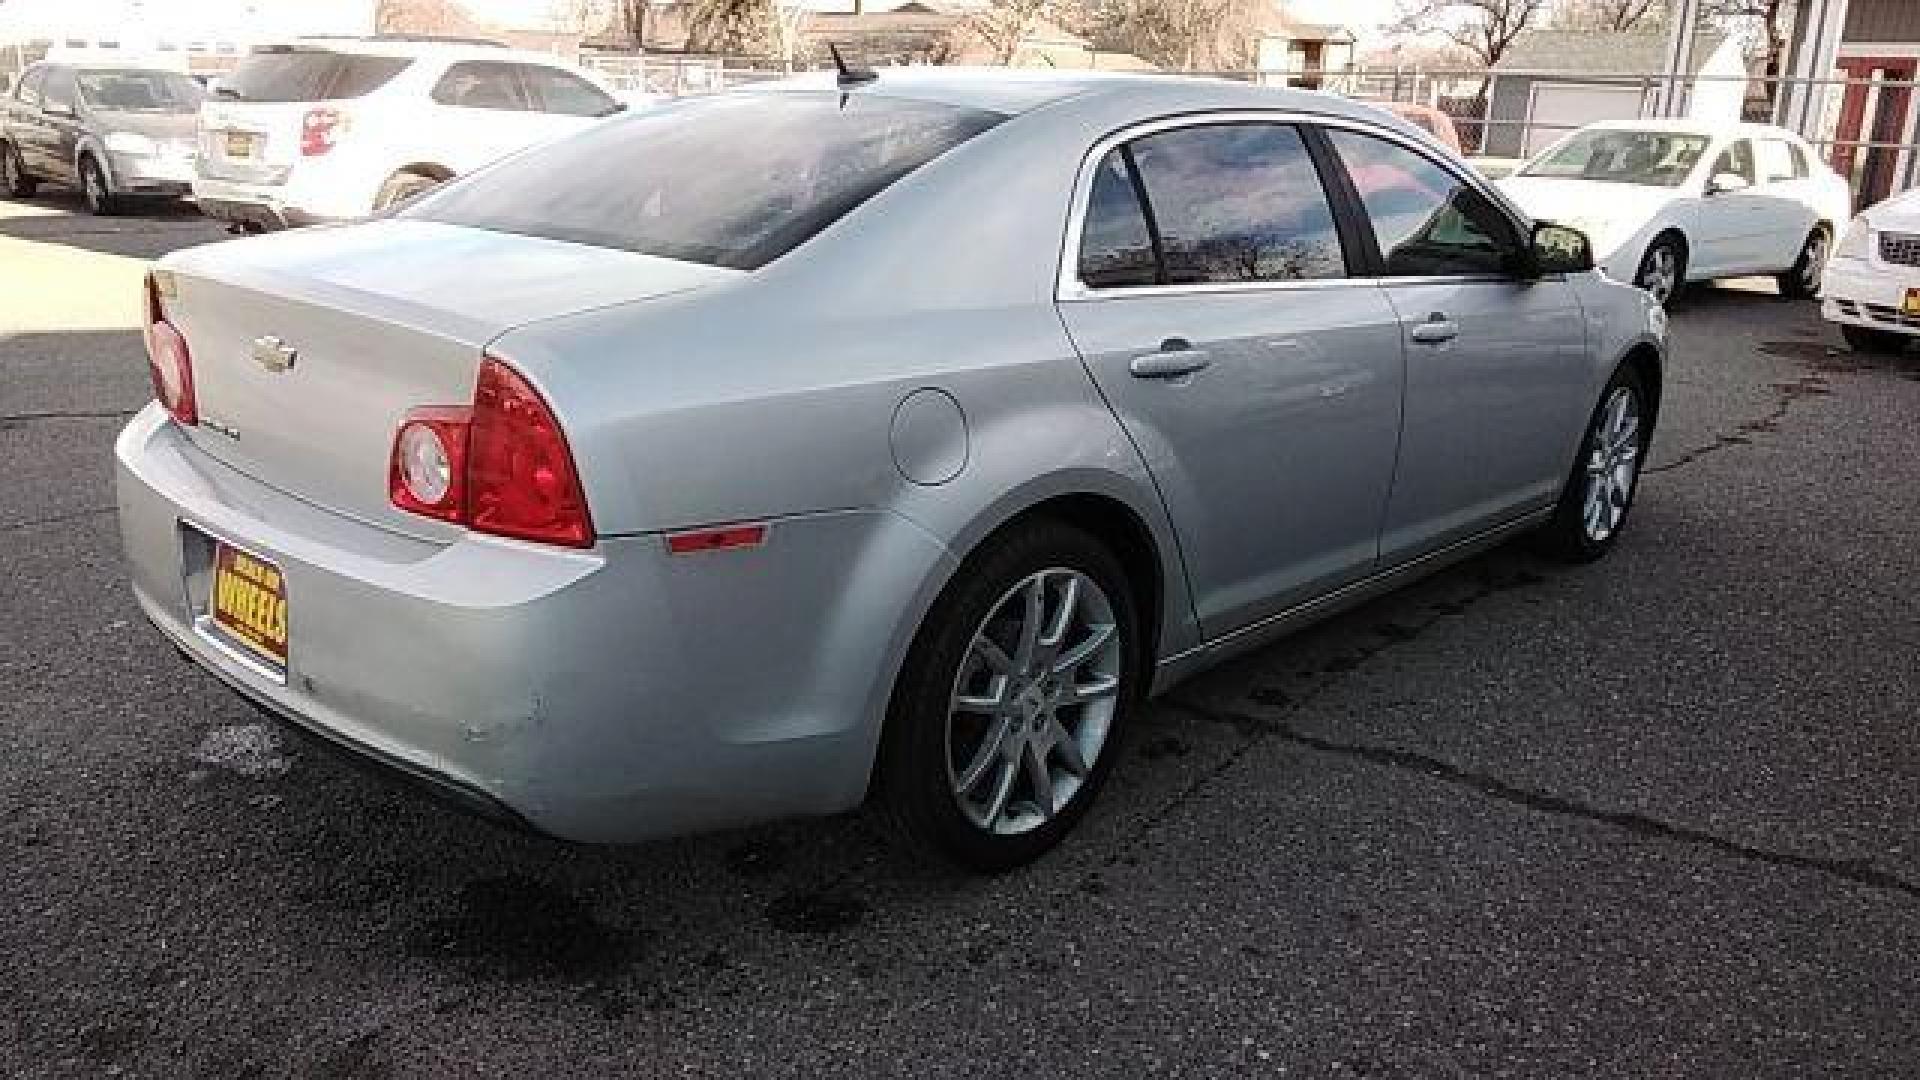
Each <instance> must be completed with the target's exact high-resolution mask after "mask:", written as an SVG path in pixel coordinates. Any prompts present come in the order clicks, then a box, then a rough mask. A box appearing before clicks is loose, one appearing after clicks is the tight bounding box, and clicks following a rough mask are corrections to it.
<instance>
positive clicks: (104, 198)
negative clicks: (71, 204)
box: [80, 155, 120, 217]
mask: <svg viewBox="0 0 1920 1080" xmlns="http://www.w3.org/2000/svg"><path fill="white" fill-rule="evenodd" d="M80 193H81V195H83V196H85V197H86V200H87V212H88V213H90V214H95V215H98V216H100V217H108V216H110V215H112V214H116V213H119V212H120V200H119V199H118V198H116V197H115V196H114V194H113V189H112V188H109V187H108V186H107V174H106V172H105V171H104V170H102V169H101V168H100V163H99V162H98V161H95V160H94V159H93V157H92V156H91V155H89V156H87V157H83V158H81V159H80Z"/></svg>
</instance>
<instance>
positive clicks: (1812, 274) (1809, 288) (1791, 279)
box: [1774, 226, 1830, 300]
mask: <svg viewBox="0 0 1920 1080" xmlns="http://www.w3.org/2000/svg"><path fill="white" fill-rule="evenodd" d="M1829 243H1830V241H1829V240H1828V238H1827V230H1826V228H1825V227H1824V226H1821V227H1816V228H1815V229H1814V230H1813V231H1812V232H1810V233H1808V234H1807V242H1806V243H1804V244H1802V245H1800V258H1799V259H1798V260H1797V261H1795V262H1794V264H1793V267H1792V269H1790V270H1788V271H1787V272H1786V273H1784V274H1781V275H1780V276H1779V277H1778V278H1775V279H1774V280H1775V281H1777V282H1778V283H1779V285H1780V295H1781V296H1784V297H1786V298H1787V299H1789V300H1804V299H1806V298H1807V297H1810V296H1815V295H1818V294H1819V292H1820V282H1821V280H1822V279H1823V278H1824V277H1825V276H1826V272H1827V246H1828V244H1829Z"/></svg>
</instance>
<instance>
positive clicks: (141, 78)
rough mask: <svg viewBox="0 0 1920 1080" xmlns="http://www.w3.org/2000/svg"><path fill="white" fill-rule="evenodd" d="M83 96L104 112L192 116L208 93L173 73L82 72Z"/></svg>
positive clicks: (89, 104)
mask: <svg viewBox="0 0 1920 1080" xmlns="http://www.w3.org/2000/svg"><path fill="white" fill-rule="evenodd" d="M75 81H77V82H78V83H79V85H80V96H81V98H83V99H84V100H85V101H86V103H87V105H88V106H89V107H91V108H94V109H97V110H99V111H101V112H138V113H190V112H194V111H195V110H197V109H199V108H200V99H201V98H203V97H205V96H206V91H205V90H202V89H201V88H200V84H199V83H197V82H194V81H193V80H192V79H189V78H187V77H186V76H185V75H181V74H178V73H176V72H172V71H105V70H98V71H96V70H83V71H80V72H78V73H77V78H76V80H75Z"/></svg>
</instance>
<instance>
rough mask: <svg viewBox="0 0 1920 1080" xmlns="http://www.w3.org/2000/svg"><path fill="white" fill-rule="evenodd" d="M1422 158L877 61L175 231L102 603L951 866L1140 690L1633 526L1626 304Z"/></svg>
mask: <svg viewBox="0 0 1920 1080" xmlns="http://www.w3.org/2000/svg"><path fill="white" fill-rule="evenodd" d="M1591 265H1592V263H1591V254H1590V252H1589V251H1588V250H1587V245H1586V243H1585V240H1584V238H1583V237H1582V236H1581V235H1580V234H1578V233H1577V232H1572V231H1569V230H1564V229H1559V228H1556V227H1554V226H1551V225H1535V224H1533V223H1530V222H1528V221H1527V220H1526V219H1525V218H1523V217H1522V216H1521V215H1519V214H1518V213H1517V212H1516V211H1515V210H1514V209H1513V208H1512V207H1511V206H1510V205H1509V204H1508V203H1507V202H1506V201H1505V200H1504V199H1503V198H1502V197H1501V196H1500V195H1499V194H1498V193H1497V192H1496V191H1494V190H1493V189H1492V188H1490V187H1489V186H1488V185H1486V184H1485V183H1484V182H1483V181H1481V180H1479V179H1477V178H1476V176H1475V174H1474V173H1473V171H1472V170H1470V169H1469V168H1468V167H1466V166H1465V165H1463V164H1462V163H1461V162H1460V161H1459V159H1458V158H1456V157H1455V156H1454V155H1452V154H1451V153H1450V152H1448V151H1446V150H1445V149H1443V148H1441V147H1440V146H1439V145H1437V144H1436V143H1434V142H1433V141H1432V140H1431V139H1430V138H1428V137H1426V136H1425V135H1423V134H1421V133H1419V132H1417V131H1415V130H1414V129H1412V128H1410V127H1407V126H1405V125H1403V124H1401V123H1400V122H1399V121H1396V120H1394V119H1393V118H1391V117H1389V116H1386V115H1385V114H1382V113H1380V112H1379V111H1377V110H1375V109H1372V108H1369V107H1367V106H1365V105H1354V104H1348V103H1345V102H1343V101H1340V100H1338V99H1335V98H1331V97H1324V96H1320V95H1317V94H1307V93H1293V92H1284V91H1277V90H1271V89H1263V88H1257V87H1248V86H1240V85H1234V84H1228V83H1221V82H1212V81H1197V80H1185V79H1174V78H1165V77H1158V76H1144V77H1095V76H1089V75H1069V74H1066V73H1058V74H1052V73H1049V74H1044V75H1019V76H1016V75H1010V74H1006V73H994V74H983V73H965V72H958V73H957V72H953V71H951V70H938V69H934V70H916V71H900V72H894V71H888V72H886V73H884V74H882V75H880V76H879V77H878V78H877V79H876V78H871V77H869V76H867V75H864V74H861V73H854V74H853V75H851V76H849V77H844V78H842V79H841V80H840V81H839V83H838V84H836V82H835V81H834V80H832V79H820V80H802V81H799V82H794V83H787V84H783V85H780V86H777V87H773V88H770V89H758V90H753V91H749V92H742V93H734V94H723V95H716V96H710V97H703V98H698V99H691V100H686V101H682V102H678V103H675V104H671V105H667V106H663V107H661V108H658V109H654V110H649V111H647V112H645V113H641V114H638V115H633V116H628V117H622V118H616V119H613V120H610V121H608V122H606V123H605V124H603V125H600V126H597V127H595V128H594V129H593V130H591V131H588V132H585V133H582V134H580V135H577V136H574V137H571V138H570V139H568V140H565V141H562V142H559V143H555V144H551V145H548V146H546V147H544V148H542V149H539V150H537V151H532V152H528V153H525V154H522V155H520V156H518V157H515V158H510V159H508V160H507V161H506V162H504V163H502V164H499V165H496V166H494V167H493V168H491V169H489V170H486V171H484V172H481V173H477V174H475V175H473V176H470V177H468V178H465V179H462V180H460V181H458V182H456V183H453V184H451V185H449V186H447V187H446V188H444V189H442V190H440V191H438V192H436V193H434V194H432V195H429V196H427V197H425V198H423V199H421V200H419V201H417V202H415V203H412V204H410V205H408V206H407V207H405V208H404V209H402V210H401V211H399V212H397V213H394V214H391V215H389V216H386V217H384V218H381V219H378V220H373V221H368V222H364V223H360V224H354V225H346V226H340V227H331V228H324V229H311V230H302V231H295V232H291V233H285V234H280V235H275V236H269V237H262V238H257V239H250V240H242V241H237V242H232V243H227V244H220V245H216V246H211V247H204V248H199V249H195V250H191V251H185V252H181V253H177V254H175V255H172V256H170V257H168V258H167V259H166V260H164V261H163V262H162V263H161V264H160V266H159V267H158V268H157V269H156V270H155V272H154V273H153V275H152V278H151V281H150V284H149V297H148V302H149V311H150V318H149V326H148V334H147V336H148V344H149V353H150V358H151V362H152V366H153V373H154V382H155V387H156V396H157V398H158V401H157V402H156V403H155V404H152V405H150V406H148V407H147V408H146V409H145V410H144V411H142V412H141V413H140V414H139V415H138V416H137V417H136V418H135V419H134V420H133V421H132V423H130V424H129V425H128V426H127V428H126V430H125V432H124V433H123V434H122V435H121V437H120V440H119V444H118V447H117V455H118V492H119V507H120V524H121V529H122V532H123V534H124V539H125V544H126V551H127V556H128V559H129V560H130V562H131V565H132V579H133V584H134V589H135V592H136V594H137V595H138V598H139V601H140V603H141V605H142V606H143V607H144V608H145V610H146V612H147V614H148V615H149V616H150V617H151V618H152V620H153V621H154V623H155V624H156V625H158V626H159V628H160V629H161V630H162V631H163V632H165V634H166V635H167V636H168V637H169V638H171V639H172V640H173V641H174V642H175V643H176V644H178V645H179V646H180V648H182V649H183V650H185V651H186V653H187V654H188V655H189V656H191V657H192V658H193V659H194V660H195V661H196V662H198V663H199V664H201V665H202V666H204V667H205V668H206V669H208V670H209V671H211V672H213V673H214V674H215V675H217V676H219V677H220V678H221V679H222V680H224V681H225V682H227V683H228V684H229V685H231V686H232V687H233V688H234V689H236V690H238V691H239V692H240V693H241V694H243V695H245V696H246V697H248V698H250V699H252V700H253V701H254V702H256V703H258V704H259V705H260V706H261V707H263V708H264V709H266V710H267V711H269V712H270V713H272V714H274V715H276V716H278V717H280V718H282V719H284V720H286V721H288V722H290V723H292V724H295V725H298V726H299V727H301V728H305V729H307V730H309V731H310V732H313V733H315V734H318V735H320V736H322V737H323V738H325V739H327V740H330V741H332V742H334V743H336V744H338V745H339V746H341V747H343V748H346V749H348V750H350V751H351V752H354V753H357V754H360V755H364V756H366V757H369V758H372V759H375V760H377V761H380V762H384V763H386V764H387V765H390V766H392V767H393V768H394V769H395V770H398V771H399V772H400V773H403V774H405V775H407V776H410V777H412V778H414V779H417V780H421V781H424V782H425V783H426V784H428V785H429V786H430V787H432V788H434V789H437V790H439V791H440V792H443V793H445V794H448V795H450V796H452V797H453V798H455V799H457V800H459V801H461V802H463V803H465V804H466V805H468V806H470V807H472V808H475V809H478V810H481V811H483V812H486V813H489V814H492V815H494V816H497V817H500V818H504V819H508V820H510V821H513V822H517V823H521V824H524V825H528V826H531V827H533V828H535V829H538V830H542V831H544V832H547V833H551V834H555V835H558V836H562V837H568V838H572V839H576V840H585V841H627V840H633V839H636V838H640V837H645V836H649V835H656V834H662V833H678V832H685V831H690V830H703V829H712V828H716V827H722V826H731V825H737V824H741V823H746V822H752V821H758V820H762V819H768V818H774V817H781V816H790V815H810V814H827V813H832V812H836V811H841V810H845V809H848V808H850V807H854V806H856V805H859V804H861V803H862V802H864V801H868V800H872V801H874V802H876V803H877V804H879V806H880V807H882V808H883V809H884V810H885V811H886V814H887V816H888V817H889V818H890V819H891V820H893V821H894V822H896V823H897V824H898V825H899V826H900V829H901V831H902V832H903V834H904V835H905V836H906V837H908V838H909V839H910V840H911V841H912V842H914V843H915V844H916V845H918V846H919V847H921V848H923V849H925V850H927V851H930V852H932V853H935V854H937V855H940V856H944V857H945V858H947V859H950V860H952V861H955V862H957V863H959V864H962V865H964V866H967V867H972V868H976V869H998V868H1004V867H1008V866H1012V865H1016V864H1019V863H1021V862H1023V861H1025V860H1028V859H1031V858H1033V857H1034V856H1036V855H1038V854H1039V853H1041V852H1042V851H1044V850H1046V849H1047V848H1048V847H1049V846H1051V845H1052V844H1054V843H1055V842H1057V841H1058V840H1059V839H1060V838H1061V836H1062V835H1063V834H1064V833H1065V832H1067V831H1068V830H1069V829H1070V828H1071V827H1072V825H1073V823H1074V822H1075V821H1076V820H1077V819H1079V818H1080V817H1081V815H1082V814H1084V813H1085V812H1086V811H1087V808H1088V805H1089V804H1090V803H1091V802H1092V801H1093V798H1094V796H1095V794H1096V793H1097V792H1098V790H1099V788H1100V786H1101V782H1102V781H1103V779H1104V778H1105V777H1106V775H1107V774H1108V772H1109V771H1110V769H1111V768H1112V766H1113V763H1114V759H1115V757H1116V756H1117V754H1116V745H1117V744H1118V743H1119V741H1120V740H1121V738H1122V737H1123V735H1124V733H1125V730H1126V726H1127V722H1128V719H1129V717H1130V716H1131V715H1132V714H1133V712H1134V711H1135V710H1136V709H1137V707H1138V705H1139V703H1140V702H1141V701H1142V700H1143V699H1144V698H1146V697H1147V696H1148V695H1149V694H1151V693H1153V692H1155V691H1161V690H1165V689H1167V688H1168V687H1170V686H1172V685H1173V684H1175V683H1176V682H1178V681H1180V680H1181V679H1183V678H1186V677H1188V676H1190V675H1192V674H1194V673H1195V672H1198V671H1200V670H1201V669H1203V668H1206V667H1207V666H1209V665H1211V664H1214V663H1217V662H1218V661H1220V660H1221V659H1223V658H1225V657H1227V656H1230V655H1233V654H1234V653H1236V652H1239V651H1241V650H1244V649H1248V648H1251V647H1254V646H1256V645H1259V644H1261V643H1263V642H1266V641H1268V640H1271V639H1272V638H1274V637H1275V636H1276V635H1278V634H1280V633H1282V632H1284V631H1287V630H1289V629H1292V628H1294V627H1297V626H1300V625H1301V624H1302V623H1304V622H1307V621H1310V620H1312V619H1315V618H1318V617H1321V616H1324V615H1326V614H1327V613H1329V612H1331V611H1333V610H1335V609H1337V608H1339V607H1341V606H1344V605H1348V604H1351V603H1353V602H1356V601H1358V600H1360V599H1363V598H1365V597H1367V596H1369V595H1372V594H1375V593H1377V592H1379V591H1381V590H1383V589H1385V588H1388V587H1390V586H1392V585H1394V584H1396V583H1399V582H1402V581H1405V580H1407V579H1408V578H1410V577H1412V576H1414V575H1418V574H1422V573H1426V572H1428V571H1431V570H1433V569H1435V568H1437V567H1439V566H1442V565H1444V564H1446V563H1448V562H1450V561H1453V560H1456V559H1459V558H1462V557H1464V556H1466V555H1468V554H1470V553H1472V552H1474V551H1476V550H1478V549H1481V548H1484V547H1486V546H1488V545H1490V544H1493V543H1496V542H1499V541H1501V540H1503V539H1506V538H1509V537H1514V536H1517V535H1519V534H1521V533H1526V532H1534V533H1537V536H1538V538H1539V540H1540V541H1541V542H1542V543H1544V544H1545V545H1547V546H1548V547H1550V548H1551V549H1552V550H1554V551H1557V552H1559V553H1561V554H1563V555H1565V556H1567V557H1569V558H1573V559H1592V558H1596V557H1598V556H1600V555H1602V554H1603V553H1605V552H1606V551H1607V550H1608V548H1609V547H1610V546H1611V545H1612V544H1613V543H1614V541H1615V539H1616V538H1617V536H1618V535H1619V532H1620V529H1621V527H1622V525H1623V524H1624V522H1625V519H1626V515H1627V511H1628V508H1629V506H1630V504H1631V500H1632V496H1633V492H1634V485H1635V480H1636V479H1637V477H1638V474H1639V468H1640V463H1641V461H1642V460H1643V458H1644V455H1645V450H1646V446H1647V443H1648V440H1649V438H1650V436H1651V433H1652V431H1653V422H1654V418H1655V415H1656V413H1657V411H1658V408H1659V403H1660V389H1661V373H1662V366H1663V355H1664V350H1665V322H1664V316H1663V314H1662V313H1661V311H1660V310H1659V308H1658V307H1657V306H1656V305H1654V304H1653V303H1652V302H1650V301H1649V300H1648V298H1647V297H1646V295H1645V294H1644V293H1642V292H1640V291H1639V290H1636V289H1632V288H1629V287H1626V286H1623V285H1619V284H1616V283H1614V282H1611V281H1608V280H1605V279H1604V278H1602V277H1600V276H1598V275H1596V274H1594V273H1592V272H1591V271H1590V267H1591Z"/></svg>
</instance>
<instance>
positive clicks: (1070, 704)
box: [946, 567, 1126, 835]
mask: <svg viewBox="0 0 1920 1080" xmlns="http://www.w3.org/2000/svg"><path fill="white" fill-rule="evenodd" d="M1125 644H1126V643H1125V642H1123V641H1121V633H1120V629H1119V624H1118V621H1117V620H1116V619H1115V617H1114V608H1113V602H1112V600H1111V598H1109V597H1108V596H1107V594H1106V593H1105V592H1104V591H1103V590H1102V589H1101V588H1100V586H1099V585H1098V584H1097V583H1096V582H1095V581H1094V580H1093V578H1091V577H1089V576H1087V575H1086V574H1083V573H1081V572H1080V571H1078V570H1071V569H1067V568H1064V567H1054V568H1051V569H1047V570H1042V571H1039V572H1038V573H1035V574H1032V575H1029V576H1028V577H1027V578H1025V579H1023V580H1022V581H1020V582H1019V583H1018V584H1016V585H1015V586H1014V587H1013V588H1012V589H1009V590H1008V591H1007V592H1006V593H1005V594H1004V595H1003V596H1002V597H1001V598H1000V600H999V601H998V602H997V603H996V604H995V605H994V607H993V609H992V610H991V611H990V612H989V613H988V615H987V617H986V619H985V620H984V621H983V622H982V623H981V624H980V626H979V628H978V629H976V630H975V631H974V635H973V640H972V643H971V644H970V645H969V646H968V648H967V653H966V655H965V657H964V658H963V659H962V660H961V662H960V670H959V674H958V675H957V677H956V678H955V680H954V687H953V694H952V698H951V701H950V704H949V707H948V712H947V730H946V748H947V778H948V781H949V783H950V785H951V789H952V792H953V796H954V798H955V800H956V801H957V802H958V803H959V806H960V809H961V812H962V813H963V814H965V816H966V818H967V820H968V821H970V822H971V823H972V824H973V825H974V827H976V828H978V829H980V830H981V831H983V832H988V833H996V834H1001V835H1017V834H1021V833H1027V832H1031V831H1032V830H1034V829H1037V828H1039V827H1040V826H1042V825H1044V824H1046V823H1047V822H1048V821H1050V820H1051V819H1052V818H1053V817H1054V816H1055V815H1056V814H1058V813H1060V812H1061V811H1062V810H1064V809H1065V808H1066V806H1067V804H1068V803H1070V802H1071V801H1072V800H1073V797H1074V795H1075V794H1077V793H1078V792H1079V791H1080V789H1081V787H1082V786H1083V785H1084V784H1085V783H1086V781H1087V779H1088V777H1089V776H1090V775H1091V774H1092V772H1093V767H1094V763H1095V762H1096V761H1097V760H1098V759H1099V757H1100V754H1101V752H1102V751H1103V750H1105V748H1106V745H1107V737H1108V735H1109V733H1110V732H1111V730H1112V727H1113V721H1114V716H1115V713H1116V710H1117V709H1118V707H1119V704H1120V691H1121V686H1120V683H1121V671H1122V660H1123V658H1124V656H1125V653H1124V652H1123V649H1124V647H1125Z"/></svg>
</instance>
